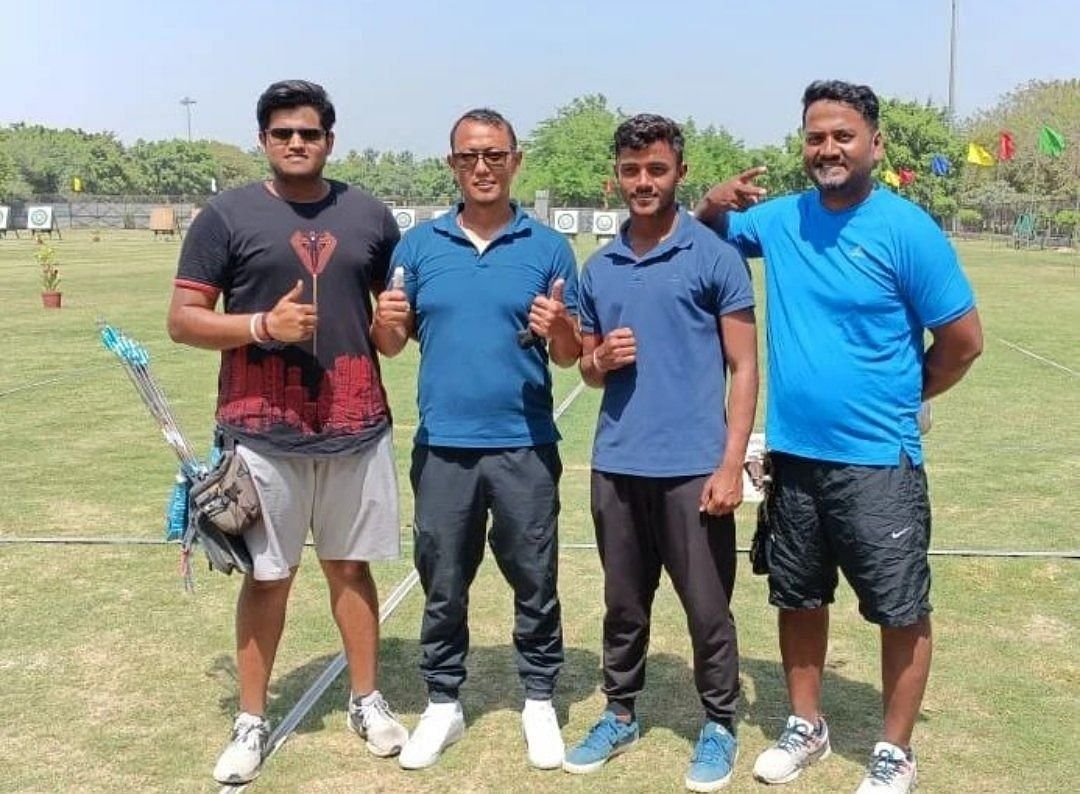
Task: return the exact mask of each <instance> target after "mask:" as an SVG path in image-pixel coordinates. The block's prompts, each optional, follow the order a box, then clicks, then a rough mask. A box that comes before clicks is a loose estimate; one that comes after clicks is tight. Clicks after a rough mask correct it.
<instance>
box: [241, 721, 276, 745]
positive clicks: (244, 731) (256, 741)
mask: <svg viewBox="0 0 1080 794" xmlns="http://www.w3.org/2000/svg"><path fill="white" fill-rule="evenodd" d="M268 735H269V731H267V730H266V724H265V723H263V722H256V721H254V720H250V721H249V720H245V721H244V722H241V723H238V724H237V725H236V726H235V727H234V728H233V741H234V742H236V743H237V744H240V745H242V746H244V747H245V748H247V749H248V750H258V751H260V752H261V751H262V747H263V743H264V742H265V741H266V737H267V736H268Z"/></svg>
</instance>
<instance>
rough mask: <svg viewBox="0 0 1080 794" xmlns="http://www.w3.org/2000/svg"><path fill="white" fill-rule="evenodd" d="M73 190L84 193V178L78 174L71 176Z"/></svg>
mask: <svg viewBox="0 0 1080 794" xmlns="http://www.w3.org/2000/svg"><path fill="white" fill-rule="evenodd" d="M71 190H72V192H74V193H82V191H83V184H82V180H81V179H80V178H79V177H77V176H73V177H71Z"/></svg>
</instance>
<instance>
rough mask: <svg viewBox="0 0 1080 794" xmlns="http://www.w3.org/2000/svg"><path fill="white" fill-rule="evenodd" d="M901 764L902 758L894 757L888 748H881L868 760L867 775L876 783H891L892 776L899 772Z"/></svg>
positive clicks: (902, 764) (902, 763)
mask: <svg viewBox="0 0 1080 794" xmlns="http://www.w3.org/2000/svg"><path fill="white" fill-rule="evenodd" d="M903 766H904V759H903V758H896V757H894V756H893V754H892V753H890V752H889V751H888V750H882V751H881V752H880V753H878V754H877V755H876V756H874V760H872V761H871V762H870V769H869V771H868V776H869V777H870V779H871V780H876V781H877V782H878V783H885V784H889V783H892V781H893V778H894V777H896V776H897V775H899V774H900V772H901V770H902V769H903Z"/></svg>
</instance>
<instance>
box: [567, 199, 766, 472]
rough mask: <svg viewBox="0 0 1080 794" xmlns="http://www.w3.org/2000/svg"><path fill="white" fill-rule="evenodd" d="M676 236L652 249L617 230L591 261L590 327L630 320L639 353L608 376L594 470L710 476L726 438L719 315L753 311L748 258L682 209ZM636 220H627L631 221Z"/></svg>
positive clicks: (587, 283) (585, 324) (586, 276)
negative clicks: (640, 251) (639, 247)
mask: <svg viewBox="0 0 1080 794" xmlns="http://www.w3.org/2000/svg"><path fill="white" fill-rule="evenodd" d="M678 218H679V221H678V225H677V226H676V228H675V230H674V232H673V233H672V234H671V236H670V237H668V239H666V240H664V241H663V242H661V243H660V244H659V245H658V246H656V247H655V248H654V249H653V250H651V251H649V252H648V253H646V254H645V255H644V256H641V257H639V256H637V255H636V254H634V252H633V250H631V248H630V246H629V244H628V243H627V240H626V229H627V226H626V224H624V225H623V228H622V230H621V231H620V234H619V236H618V237H616V238H615V239H614V240H612V242H610V243H609V244H608V245H606V246H605V247H604V248H601V249H600V250H599V251H597V252H596V253H595V254H593V255H592V257H590V258H589V261H588V262H587V263H586V264H585V270H584V272H583V274H582V277H581V330H582V333H589V334H598V335H601V336H604V335H606V334H608V333H610V332H611V331H613V330H614V329H616V328H621V327H628V328H630V329H631V330H632V331H633V332H634V339H635V341H636V343H637V360H636V361H635V362H634V363H633V364H631V365H629V366H626V367H622V368H621V369H617V370H612V371H611V372H608V373H607V374H606V375H605V376H604V397H603V401H602V402H601V406H600V416H599V418H598V420H597V424H596V438H595V441H594V444H593V468H594V469H596V470H598V471H604V472H609V473H613V474H630V475H637V476H644V477H684V476H697V475H701V474H708V473H710V472H712V471H713V470H715V469H716V468H717V467H718V466H719V465H720V463H721V462H722V460H723V457H724V448H725V446H726V444H727V426H726V422H725V419H724V417H725V405H726V378H725V369H726V362H725V361H724V350H723V346H722V344H721V339H720V330H719V320H720V318H721V317H722V316H723V315H725V314H730V313H732V312H736V311H739V310H741V309H749V308H751V307H752V306H753V305H754V291H753V288H752V286H751V283H750V274H749V271H748V270H747V267H746V262H745V261H744V260H743V258H742V256H740V254H739V252H738V251H737V250H736V249H735V248H734V247H733V246H731V245H729V244H727V243H725V242H724V241H723V240H720V239H718V238H717V237H716V235H715V234H713V233H712V232H711V231H710V230H709V229H708V228H707V227H706V226H704V225H702V224H701V223H699V222H698V221H696V220H695V219H693V218H691V217H690V216H689V215H688V214H687V213H686V212H685V211H683V210H681V209H680V210H679V216H678ZM627 223H629V222H627Z"/></svg>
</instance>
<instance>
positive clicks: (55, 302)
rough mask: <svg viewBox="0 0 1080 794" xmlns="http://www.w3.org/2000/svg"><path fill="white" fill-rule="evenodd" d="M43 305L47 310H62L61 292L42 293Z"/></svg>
mask: <svg viewBox="0 0 1080 794" xmlns="http://www.w3.org/2000/svg"><path fill="white" fill-rule="evenodd" d="M41 305H42V306H44V307H45V308H46V309H59V308H60V293H59V292H43V293H41Z"/></svg>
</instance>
